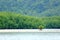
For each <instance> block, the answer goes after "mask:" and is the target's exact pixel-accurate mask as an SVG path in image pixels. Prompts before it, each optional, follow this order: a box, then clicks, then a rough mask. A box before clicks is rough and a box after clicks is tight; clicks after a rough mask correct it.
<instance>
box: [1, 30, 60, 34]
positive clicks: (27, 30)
mask: <svg viewBox="0 0 60 40" xmlns="http://www.w3.org/2000/svg"><path fill="white" fill-rule="evenodd" d="M2 32H11V33H13V32H60V29H42V30H40V29H0V33H2Z"/></svg>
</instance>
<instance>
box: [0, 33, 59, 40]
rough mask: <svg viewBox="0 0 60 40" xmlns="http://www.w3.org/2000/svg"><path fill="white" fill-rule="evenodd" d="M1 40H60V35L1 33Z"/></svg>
mask: <svg viewBox="0 0 60 40" xmlns="http://www.w3.org/2000/svg"><path fill="white" fill-rule="evenodd" d="M0 40H60V33H31V32H30V33H27V32H25V33H0Z"/></svg>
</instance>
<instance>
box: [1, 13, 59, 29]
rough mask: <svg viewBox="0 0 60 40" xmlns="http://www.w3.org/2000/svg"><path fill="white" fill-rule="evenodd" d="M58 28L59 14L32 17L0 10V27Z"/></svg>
mask: <svg viewBox="0 0 60 40" xmlns="http://www.w3.org/2000/svg"><path fill="white" fill-rule="evenodd" d="M40 28H46V29H47V28H49V29H50V28H53V29H54V28H60V16H53V17H41V18H38V17H33V16H27V15H22V14H19V13H14V12H0V29H40Z"/></svg>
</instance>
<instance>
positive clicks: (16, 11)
mask: <svg viewBox="0 0 60 40" xmlns="http://www.w3.org/2000/svg"><path fill="white" fill-rule="evenodd" d="M42 28H45V29H48V28H49V29H51V28H53V29H55V28H58V29H60V0H0V29H42Z"/></svg>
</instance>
